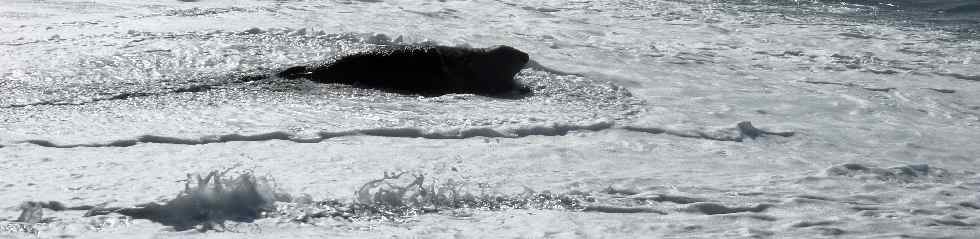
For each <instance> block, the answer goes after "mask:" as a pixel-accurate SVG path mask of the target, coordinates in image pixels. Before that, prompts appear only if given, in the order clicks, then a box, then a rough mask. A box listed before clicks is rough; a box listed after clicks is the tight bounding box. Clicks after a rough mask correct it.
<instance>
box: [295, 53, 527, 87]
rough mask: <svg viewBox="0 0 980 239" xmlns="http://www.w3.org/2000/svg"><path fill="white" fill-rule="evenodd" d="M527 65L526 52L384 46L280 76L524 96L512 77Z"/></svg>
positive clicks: (297, 68)
mask: <svg viewBox="0 0 980 239" xmlns="http://www.w3.org/2000/svg"><path fill="white" fill-rule="evenodd" d="M528 60H529V59H528V55H527V54H526V53H524V52H522V51H520V50H517V49H514V48H513V47H509V46H495V47H490V48H461V47H447V46H417V45H407V46H383V47H379V48H377V49H374V50H371V51H366V52H360V53H355V54H351V55H347V56H343V57H340V58H337V59H336V60H334V61H330V62H327V63H324V64H319V65H310V66H297V67H292V68H289V69H286V70H285V71H283V72H281V73H280V74H279V76H281V77H284V78H307V79H310V80H313V81H316V82H320V83H339V84H349V85H353V86H355V87H364V88H376V89H382V90H390V91H396V92H402V93H415V94H422V95H443V94H449V93H473V94H483V95H502V94H514V93H518V94H524V93H529V92H530V91H529V90H528V89H527V88H526V87H524V86H522V85H521V84H520V83H518V82H517V81H516V80H514V75H516V74H517V73H518V72H519V71H520V70H521V69H522V68H523V67H524V65H526V64H527V62H528Z"/></svg>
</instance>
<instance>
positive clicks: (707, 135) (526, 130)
mask: <svg viewBox="0 0 980 239" xmlns="http://www.w3.org/2000/svg"><path fill="white" fill-rule="evenodd" d="M607 129H622V130H627V131H634V132H642V133H650V134H667V135H672V136H678V137H685V138H698V139H706V140H716V141H733V142H742V141H743V140H746V139H755V138H759V137H764V136H767V135H776V136H782V137H790V136H793V135H794V134H795V133H793V132H771V131H765V130H761V129H758V128H756V127H755V126H753V125H752V123H751V122H749V121H742V122H739V123H738V124H736V125H735V127H730V128H723V129H718V130H677V129H663V128H657V127H640V126H616V124H615V122H614V121H612V120H599V121H595V122H589V123H544V124H530V125H516V126H502V127H472V128H448V129H424V128H374V129H359V130H348V131H334V132H331V131H322V132H319V133H318V134H316V136H314V137H304V136H301V135H298V134H295V133H290V132H283V131H276V132H269V133H261V134H250V135H243V134H227V135H210V136H204V137H199V138H179V137H169V136H160V135H142V136H139V137H136V138H132V139H120V140H114V141H110V142H105V143H81V144H59V143H56V142H54V141H51V140H25V141H22V142H24V143H30V144H34V145H38V146H43V147H53V148H76V147H129V146H134V145H137V144H141V143H157V144H181V145H200V144H214V143H227V142H240V141H269V140H284V141H292V142H295V143H319V142H323V141H324V140H328V139H331V138H336V137H346V136H359V135H361V136H377V137H392V138H423V139H467V138H473V137H487V138H521V137H528V136H562V135H567V134H568V133H570V132H574V131H602V130H607Z"/></svg>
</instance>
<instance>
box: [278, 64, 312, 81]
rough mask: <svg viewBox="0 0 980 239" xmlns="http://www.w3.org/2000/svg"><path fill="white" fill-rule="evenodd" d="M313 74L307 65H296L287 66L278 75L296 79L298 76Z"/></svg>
mask: <svg viewBox="0 0 980 239" xmlns="http://www.w3.org/2000/svg"><path fill="white" fill-rule="evenodd" d="M312 74H313V72H311V71H310V70H309V69H308V68H307V67H306V66H294V67H290V68H287V69H286V70H284V71H282V72H279V74H277V76H279V77H282V78H286V79H296V78H303V77H309V76H310V75H312Z"/></svg>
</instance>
